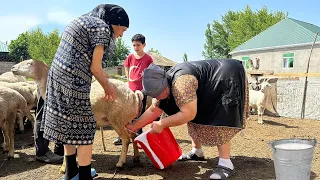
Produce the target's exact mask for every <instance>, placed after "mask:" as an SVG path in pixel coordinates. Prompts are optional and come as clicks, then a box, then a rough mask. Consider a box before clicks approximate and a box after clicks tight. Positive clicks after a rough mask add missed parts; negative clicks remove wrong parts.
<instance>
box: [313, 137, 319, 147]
mask: <svg viewBox="0 0 320 180" xmlns="http://www.w3.org/2000/svg"><path fill="white" fill-rule="evenodd" d="M313 141H314V145H315V146H317V144H318V141H317V138H316V137H314V138H313Z"/></svg>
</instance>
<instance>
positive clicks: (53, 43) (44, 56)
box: [28, 28, 61, 66]
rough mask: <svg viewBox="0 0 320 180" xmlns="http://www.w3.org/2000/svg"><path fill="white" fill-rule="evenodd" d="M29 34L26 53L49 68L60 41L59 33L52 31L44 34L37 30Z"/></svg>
mask: <svg viewBox="0 0 320 180" xmlns="http://www.w3.org/2000/svg"><path fill="white" fill-rule="evenodd" d="M29 34H30V35H29V40H28V43H29V46H28V52H29V54H30V56H31V58H32V59H38V60H42V61H44V62H45V63H46V64H48V65H49V66H50V65H51V63H52V60H53V58H54V56H55V53H56V51H57V49H58V46H59V43H60V40H61V37H60V36H59V31H58V30H54V31H52V32H51V33H49V34H44V33H43V32H42V30H41V29H40V28H38V29H36V30H33V31H31V32H30V33H29Z"/></svg>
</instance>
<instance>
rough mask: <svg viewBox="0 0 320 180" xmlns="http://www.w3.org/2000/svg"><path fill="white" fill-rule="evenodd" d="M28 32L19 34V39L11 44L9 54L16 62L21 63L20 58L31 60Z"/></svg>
mask: <svg viewBox="0 0 320 180" xmlns="http://www.w3.org/2000/svg"><path fill="white" fill-rule="evenodd" d="M28 36H29V35H28V32H24V33H21V34H19V36H18V38H17V39H15V40H13V41H11V42H10V44H9V54H10V55H11V56H12V57H13V58H14V60H15V62H19V61H20V58H21V57H22V59H30V58H31V56H30V54H29V52H28Z"/></svg>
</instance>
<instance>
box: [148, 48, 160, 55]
mask: <svg viewBox="0 0 320 180" xmlns="http://www.w3.org/2000/svg"><path fill="white" fill-rule="evenodd" d="M149 52H153V53H156V54H158V55H160V56H161V53H160V52H159V50H156V49H153V48H150V49H149Z"/></svg>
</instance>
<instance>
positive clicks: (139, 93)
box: [135, 90, 144, 100]
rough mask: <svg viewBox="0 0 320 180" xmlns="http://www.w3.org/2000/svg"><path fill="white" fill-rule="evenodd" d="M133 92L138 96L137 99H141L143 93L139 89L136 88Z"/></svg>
mask: <svg viewBox="0 0 320 180" xmlns="http://www.w3.org/2000/svg"><path fill="white" fill-rule="evenodd" d="M135 94H136V95H137V96H139V99H141V100H143V98H144V95H143V93H142V92H141V91H139V90H136V91H135Z"/></svg>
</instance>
